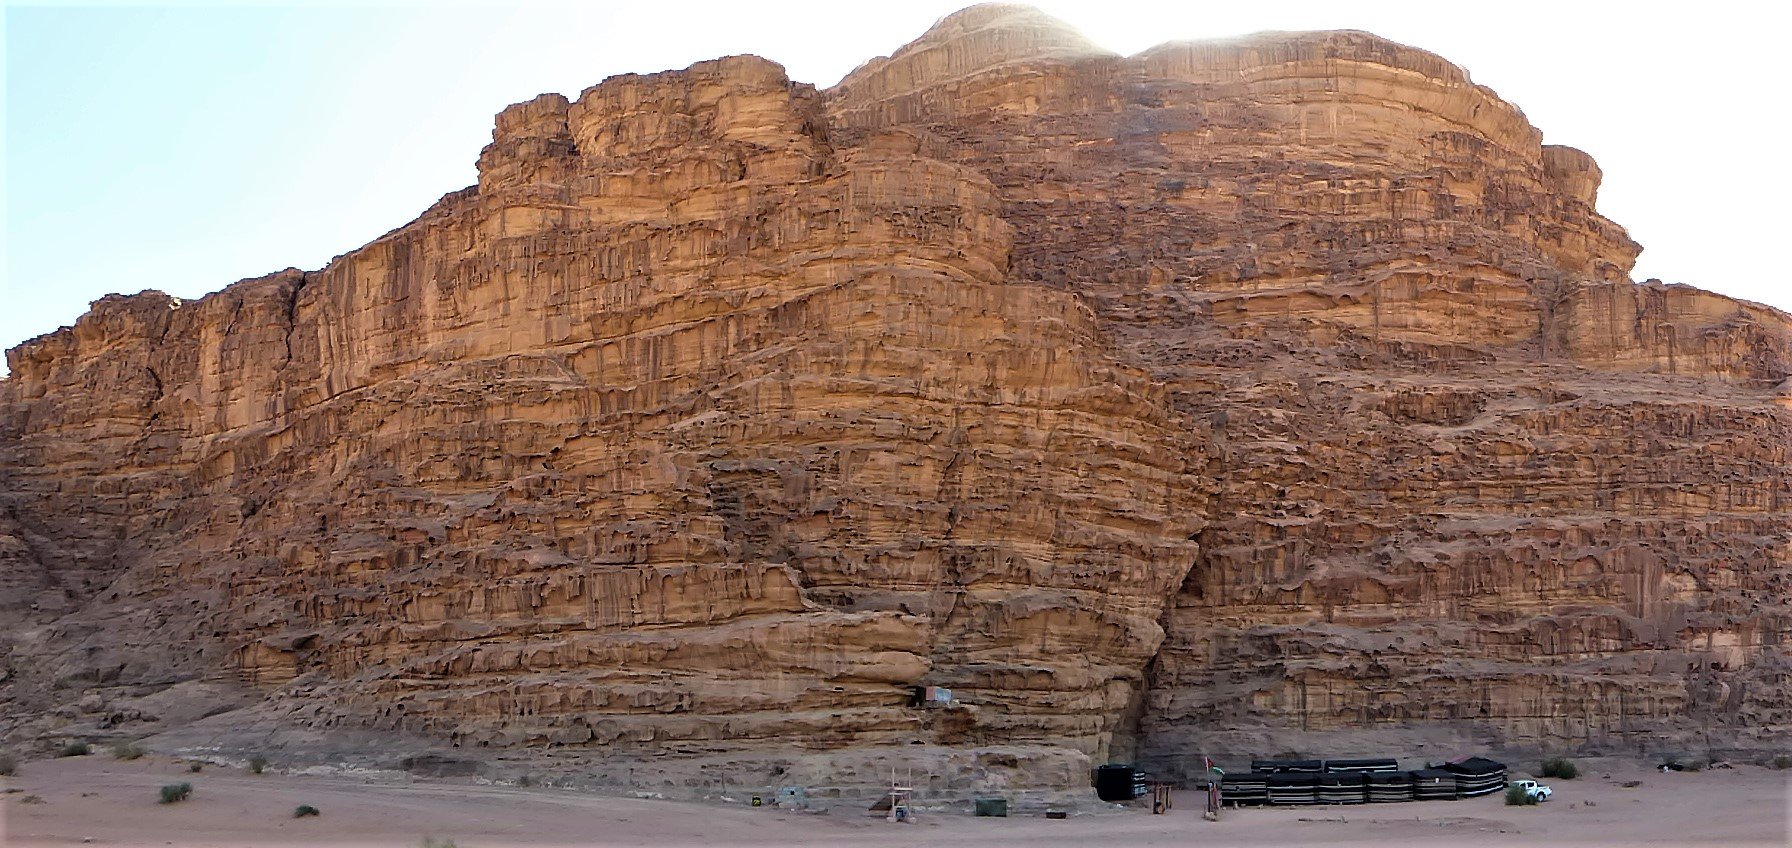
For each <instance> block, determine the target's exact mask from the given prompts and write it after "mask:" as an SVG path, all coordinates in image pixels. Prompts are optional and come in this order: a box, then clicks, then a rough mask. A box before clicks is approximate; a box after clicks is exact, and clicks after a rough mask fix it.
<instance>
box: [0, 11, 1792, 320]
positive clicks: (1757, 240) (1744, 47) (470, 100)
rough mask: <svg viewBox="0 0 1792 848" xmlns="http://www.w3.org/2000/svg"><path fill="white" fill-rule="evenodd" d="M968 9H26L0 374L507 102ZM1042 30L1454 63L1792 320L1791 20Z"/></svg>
mask: <svg viewBox="0 0 1792 848" xmlns="http://www.w3.org/2000/svg"><path fill="white" fill-rule="evenodd" d="M962 5H965V3H963V2H935V1H934V0H904V2H896V1H895V0H892V2H888V3H876V4H866V3H857V2H849V0H835V2H787V3H779V2H766V3H751V2H672V0H666V2H658V3H652V2H631V3H616V4H610V3H586V4H566V3H529V4H522V5H514V6H505V7H498V6H478V5H456V6H446V7H443V6H433V5H427V4H400V5H387V6H381V7H378V8H369V7H362V6H351V5H320V4H312V5H305V6H272V5H247V4H235V5H222V6H220V5H212V6H198V5H185V6H175V7H147V6H140V5H111V6H102V7H94V8H77V7H71V6H17V5H9V6H8V7H7V8H6V14H5V19H4V27H5V41H4V43H5V50H6V58H5V74H6V79H5V110H4V113H5V134H4V137H5V171H4V176H3V179H4V183H3V185H4V193H5V201H6V202H5V225H4V233H5V243H4V251H5V280H4V283H3V284H0V347H11V346H13V345H15V344H17V343H18V342H20V341H22V340H24V339H26V338H30V337H32V336H35V335H38V334H40V333H45V332H49V331H51V330H54V329H55V328H56V327H58V326H61V325H64V324H69V323H72V322H73V321H74V319H75V318H76V317H77V316H79V315H80V314H81V312H83V311H84V310H85V309H86V305H87V303H88V302H89V301H91V300H93V299H95V298H98V297H100V296H101V295H103V294H106V293H108V292H136V291H140V290H142V289H146V288H157V289H162V290H163V291H167V292H169V293H171V294H175V295H178V296H181V297H189V298H191V297H198V296H200V295H203V294H205V293H207V292H211V291H215V290H217V289H219V288H222V287H223V286H225V285H228V284H229V283H231V282H233V281H235V280H237V279H239V278H243V277H249V276H257V275H260V274H264V273H267V272H270V271H274V270H277V269H280V268H284V267H287V266H295V267H299V268H304V269H315V268H318V267H321V266H322V265H324V264H325V263H326V262H328V261H329V259H330V258H331V257H332V256H334V255H336V254H340V253H343V252H345V251H348V250H351V249H353V248H355V247H358V246H360V245H362V244H364V243H366V242H367V241H369V240H371V239H372V238H374V237H375V236H377V235H379V234H380V233H382V232H385V231H386V230H389V229H392V228H393V227H397V226H399V225H401V224H403V223H405V222H406V221H408V220H410V219H411V218H413V217H414V216H416V215H417V214H418V213H419V212H421V211H422V210H423V209H424V208H426V207H427V206H428V205H429V204H430V203H432V202H433V201H434V200H435V199H436V198H437V197H439V196H441V195H442V194H444V193H447V192H449V191H453V190H456V189H459V188H462V187H464V186H467V185H469V184H471V183H472V182H474V180H475V172H474V167H473V163H474V160H475V158H476V157H477V156H478V153H479V149H480V147H482V146H483V145H484V144H485V143H486V142H487V141H489V140H490V133H491V120H492V115H493V114H494V113H496V112H497V111H498V110H499V109H501V108H503V107H504V106H505V105H506V104H508V103H513V102H517V101H521V100H526V99H529V98H530V97H533V96H534V95H536V94H538V93H541V92H544V91H559V92H562V93H565V94H568V95H572V96H576V95H577V93H578V92H579V91H580V90H581V89H583V88H585V87H586V86H589V85H591V84H593V83H596V82H597V81H599V80H601V79H603V78H604V77H606V76H610V75H612V74H618V73H626V72H652V71H658V70H664V69H667V68H678V67H684V66H686V65H688V64H690V63H692V62H695V61H699V60H702V59H707V58H713V57H715V56H720V55H725V54H729V53H748V52H750V53H758V54H760V55H763V56H766V57H767V58H770V59H772V60H774V61H778V62H781V63H783V64H784V65H785V66H786V67H787V68H788V69H789V71H790V75H791V77H792V78H793V79H798V80H802V81H807V82H813V83H816V84H819V85H823V86H825V85H830V84H832V83H834V82H835V81H837V80H838V79H839V78H840V77H841V76H842V75H844V74H845V73H846V72H847V71H849V70H851V69H852V67H853V66H855V65H856V64H858V63H859V62H861V61H863V60H865V59H868V58H871V57H873V56H876V55H880V54H884V53H888V52H890V51H891V50H893V49H895V48H896V47H898V46H900V45H901V44H902V43H903V42H905V41H907V40H909V39H911V38H913V37H915V36H916V35H919V34H920V33H921V32H922V31H923V30H925V29H926V27H927V26H928V25H929V24H930V23H932V21H933V20H935V19H936V18H938V17H940V16H941V15H943V14H946V13H948V12H951V11H953V10H955V9H957V8H959V7H960V6H962ZM1035 5H1038V6H1040V7H1041V8H1043V9H1045V10H1046V11H1048V12H1050V13H1052V14H1054V15H1057V16H1058V17H1060V18H1063V19H1065V20H1066V21H1068V22H1070V23H1071V24H1073V25H1076V26H1078V27H1079V28H1081V29H1082V30H1083V31H1084V32H1085V33H1087V34H1088V35H1089V36H1090V37H1091V38H1093V39H1094V40H1095V41H1096V42H1098V43H1100V44H1103V45H1104V46H1106V47H1109V48H1111V49H1114V50H1117V51H1120V52H1123V53H1133V52H1137V51H1139V50H1142V49H1144V48H1146V47H1149V46H1151V45H1153V44H1156V43H1159V42H1162V41H1166V40H1171V39H1181V38H1212V37H1222V36H1228V35H1237V34H1241V33H1246V32H1252V31H1257V30H1264V29H1321V28H1344V27H1348V28H1355V29H1367V30H1370V31H1373V32H1377V33H1379V34H1381V35H1384V36H1387V37H1390V38H1394V39H1396V40H1399V41H1404V42H1406V43H1409V44H1413V45H1416V46H1418V47H1423V48H1425V49H1428V50H1432V51H1434V52H1437V53H1440V54H1442V55H1443V56H1444V57H1446V58H1448V59H1450V60H1452V61H1455V62H1456V63H1458V64H1461V65H1464V66H1466V67H1467V68H1468V69H1469V71H1470V72H1471V73H1472V74H1473V75H1474V77H1475V79H1476V81H1478V82H1481V83H1484V84H1487V85H1489V86H1491V87H1493V88H1494V89H1495V90H1497V91H1498V92H1499V93H1500V94H1501V95H1502V96H1504V97H1505V98H1506V99H1508V100H1511V101H1513V102H1515V103H1517V104H1518V105H1519V106H1520V107H1522V108H1523V109H1524V110H1525V112H1526V113H1527V114H1528V115H1529V116H1530V118H1531V120H1532V122H1533V123H1535V124H1537V125H1538V126H1539V127H1541V128H1542V130H1543V132H1544V137H1545V139H1546V141H1548V142H1551V143H1560V144H1571V145H1574V146H1577V147H1581V148H1583V149H1585V150H1587V151H1589V152H1590V153H1592V154H1593V155H1594V156H1595V157H1596V158H1598V160H1599V162H1600V164H1601V166H1602V167H1603V168H1604V170H1605V174H1606V182H1605V189H1604V191H1603V192H1602V194H1601V197H1600V208H1601V210H1602V211H1603V212H1605V213H1606V214H1607V215H1608V216H1610V217H1611V218H1613V219H1614V220H1616V221H1617V222H1618V223H1620V224H1623V225H1625V226H1626V227H1628V228H1629V229H1630V231H1631V234H1632V235H1633V236H1634V237H1635V238H1636V239H1637V240H1638V241H1641V242H1642V243H1643V245H1644V247H1645V248H1647V250H1646V251H1645V252H1644V254H1643V258H1642V260H1641V262H1640V263H1639V265H1638V268H1637V273H1636V276H1637V278H1638V279H1643V278H1647V277H1661V278H1663V279H1666V280H1668V281H1670V282H1687V283H1692V284H1695V285H1700V286H1703V287H1705V288H1710V289H1715V290H1717V291H1721V292H1724V293H1726V294H1731V295H1735V296H1739V297H1745V298H1749V299H1753V300H1759V301H1763V302H1768V303H1772V304H1774V305H1776V306H1779V307H1781V308H1788V309H1792V280H1788V275H1787V272H1786V270H1785V268H1786V263H1785V261H1784V260H1783V258H1782V256H1781V254H1782V252H1783V251H1782V250H1781V248H1782V246H1783V245H1784V244H1785V242H1786V238H1787V237H1786V234H1785V230H1786V224H1787V223H1788V222H1787V216H1786V214H1785V212H1784V206H1783V202H1782V201H1781V199H1780V198H1781V196H1782V195H1783V192H1784V186H1783V185H1782V184H1783V182H1784V177H1783V176H1781V175H1780V173H1779V171H1780V169H1781V167H1782V163H1780V162H1779V161H1778V160H1779V159H1780V158H1781V153H1782V152H1783V151H1784V150H1785V147H1786V138H1787V137H1788V136H1787V129H1788V127H1787V119H1786V117H1785V115H1784V112H1783V110H1782V109H1781V108H1780V106H1781V103H1782V100H1783V92H1782V90H1781V87H1780V85H1779V83H1778V81H1779V80H1780V79H1781V78H1782V76H1783V74H1782V71H1781V69H1780V67H1779V66H1778V63H1779V56H1780V54H1781V53H1782V52H1783V48H1782V46H1781V45H1780V44H1779V41H1780V39H1781V28H1780V27H1779V26H1778V23H1777V21H1772V20H1769V19H1768V18H1767V16H1768V15H1769V12H1767V11H1766V9H1767V8H1768V4H1755V3H1733V4H1730V3H1723V2H1715V3H1713V2H1706V3H1698V4H1674V5H1671V6H1670V5H1663V6H1661V8H1663V9H1668V10H1671V12H1670V13H1665V14H1664V13H1662V12H1658V11H1653V12H1652V11H1649V10H1650V9H1651V8H1652V7H1653V5H1654V4H1636V3H1611V4H1604V3H1597V2H1586V3H1569V2H1549V3H1536V2H1504V3H1500V2H1483V3H1473V4H1467V3H1464V4H1455V3H1438V2H1424V3H1411V2H1389V3H1373V2H1361V3H1345V2H1336V0H1330V2H1307V0H1282V2H1276V3H1254V2H1200V3H1196V2H1179V3H1167V4H1166V3H1148V2H1130V0H1104V2H1096V3H1088V2H1072V1H1071V0H1058V1H1057V2H1053V1H1052V0H1047V2H1039V3H1036V4H1035ZM1463 9H1472V11H1462V10H1463Z"/></svg>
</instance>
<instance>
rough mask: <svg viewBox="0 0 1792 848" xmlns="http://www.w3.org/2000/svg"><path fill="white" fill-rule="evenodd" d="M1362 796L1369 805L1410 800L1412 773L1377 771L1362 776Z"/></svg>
mask: <svg viewBox="0 0 1792 848" xmlns="http://www.w3.org/2000/svg"><path fill="white" fill-rule="evenodd" d="M1363 785H1364V789H1365V791H1364V794H1365V795H1366V796H1367V797H1368V799H1369V803H1371V804H1391V803H1394V802H1395V801H1411V800H1412V773H1411V772H1405V771H1377V772H1370V773H1368V774H1365V775H1363Z"/></svg>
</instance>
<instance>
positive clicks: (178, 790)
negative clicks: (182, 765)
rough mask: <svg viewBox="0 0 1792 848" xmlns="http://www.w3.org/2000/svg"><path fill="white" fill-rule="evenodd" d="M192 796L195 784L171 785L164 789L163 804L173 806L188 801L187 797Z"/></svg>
mask: <svg viewBox="0 0 1792 848" xmlns="http://www.w3.org/2000/svg"><path fill="white" fill-rule="evenodd" d="M191 794H193V784H191V783H170V784H168V785H167V786H164V787H162V803H164V804H173V803H176V802H178V801H185V800H187V796H188V795H191Z"/></svg>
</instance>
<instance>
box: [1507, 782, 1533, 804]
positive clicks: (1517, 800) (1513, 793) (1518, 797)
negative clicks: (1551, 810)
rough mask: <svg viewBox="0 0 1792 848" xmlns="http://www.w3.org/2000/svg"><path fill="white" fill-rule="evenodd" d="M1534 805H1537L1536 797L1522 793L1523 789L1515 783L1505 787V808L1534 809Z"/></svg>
mask: <svg viewBox="0 0 1792 848" xmlns="http://www.w3.org/2000/svg"><path fill="white" fill-rule="evenodd" d="M1536 805H1537V798H1536V796H1534V795H1532V794H1531V793H1529V792H1526V791H1524V788H1523V787H1521V786H1519V785H1518V784H1516V783H1514V784H1511V785H1509V786H1507V787H1506V806H1508V807H1534V806H1536Z"/></svg>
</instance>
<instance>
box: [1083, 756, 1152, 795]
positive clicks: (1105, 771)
mask: <svg viewBox="0 0 1792 848" xmlns="http://www.w3.org/2000/svg"><path fill="white" fill-rule="evenodd" d="M1150 791H1151V788H1150V786H1149V785H1148V782H1147V781H1146V779H1145V773H1144V772H1142V771H1140V770H1138V769H1136V768H1133V767H1132V766H1128V765H1121V764H1119V763H1109V764H1107V765H1105V766H1096V767H1095V797H1097V798H1100V799H1101V800H1103V801H1108V802H1111V803H1124V802H1126V801H1131V800H1132V799H1134V798H1139V797H1142V796H1144V795H1146V794H1148V793H1149V792H1150Z"/></svg>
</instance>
